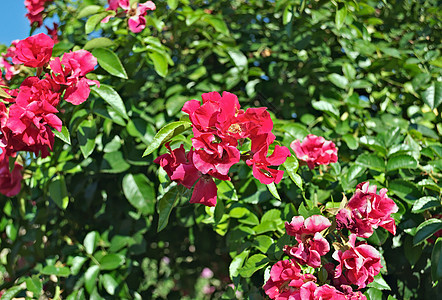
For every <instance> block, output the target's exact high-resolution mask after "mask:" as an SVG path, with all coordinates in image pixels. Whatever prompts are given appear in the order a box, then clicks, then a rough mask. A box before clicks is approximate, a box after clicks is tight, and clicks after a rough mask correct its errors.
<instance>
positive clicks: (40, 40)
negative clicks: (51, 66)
mask: <svg viewBox="0 0 442 300" xmlns="http://www.w3.org/2000/svg"><path fill="white" fill-rule="evenodd" d="M53 48H54V41H53V40H52V39H51V38H50V37H49V36H47V35H46V34H44V33H39V34H37V35H33V36H30V37H28V38H26V39H24V40H21V41H19V42H18V43H17V45H16V50H15V56H14V57H13V58H12V62H13V63H14V64H24V65H25V66H27V67H32V68H39V67H43V66H44V65H46V63H48V62H49V60H50V59H51V56H52V49H53Z"/></svg>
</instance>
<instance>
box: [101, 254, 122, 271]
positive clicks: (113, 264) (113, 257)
mask: <svg viewBox="0 0 442 300" xmlns="http://www.w3.org/2000/svg"><path fill="white" fill-rule="evenodd" d="M124 261H125V259H124V255H122V254H117V253H110V254H107V255H105V256H103V257H102V258H101V259H100V269H101V270H114V269H117V268H118V267H119V266H121V265H122V264H124Z"/></svg>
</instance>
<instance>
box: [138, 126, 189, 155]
mask: <svg viewBox="0 0 442 300" xmlns="http://www.w3.org/2000/svg"><path fill="white" fill-rule="evenodd" d="M191 124H192V123H190V122H189V121H177V122H173V123H170V124H167V125H166V126H164V127H163V128H161V129H160V131H158V132H157V134H156V135H155V137H154V138H153V140H152V142H150V144H149V146H148V147H147V149H146V151H144V154H143V156H146V155H149V154H151V153H152V152H153V151H155V150H156V149H157V148H158V147H160V146H161V144H163V143H165V142H167V141H168V140H170V139H171V138H172V137H174V136H176V135H178V134H180V133H182V132H183V131H185V130H186V129H188V128H189V127H190V126H191Z"/></svg>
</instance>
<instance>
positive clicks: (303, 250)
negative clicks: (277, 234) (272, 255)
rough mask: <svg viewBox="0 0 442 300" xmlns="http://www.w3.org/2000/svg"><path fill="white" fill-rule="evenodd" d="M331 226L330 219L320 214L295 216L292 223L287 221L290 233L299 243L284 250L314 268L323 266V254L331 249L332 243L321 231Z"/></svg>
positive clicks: (286, 224) (303, 263)
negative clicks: (305, 217)
mask: <svg viewBox="0 0 442 300" xmlns="http://www.w3.org/2000/svg"><path fill="white" fill-rule="evenodd" d="M330 226H331V223H330V221H329V220H328V219H327V218H326V217H324V216H320V215H314V216H311V217H308V218H307V219H306V220H305V221H304V217H302V216H295V217H293V219H292V221H291V222H290V223H288V222H285V228H286V231H287V234H288V235H292V236H294V237H295V238H296V241H297V242H298V245H296V246H285V247H284V251H285V252H286V253H287V254H288V255H290V256H292V257H293V258H294V259H295V260H296V261H297V262H298V263H300V264H302V265H305V264H307V265H309V266H311V267H313V268H319V267H320V266H321V256H324V255H325V254H327V253H328V252H329V251H330V245H329V243H328V242H327V240H326V239H325V238H324V237H323V236H322V235H321V233H320V232H321V231H323V230H325V229H327V228H328V227H330Z"/></svg>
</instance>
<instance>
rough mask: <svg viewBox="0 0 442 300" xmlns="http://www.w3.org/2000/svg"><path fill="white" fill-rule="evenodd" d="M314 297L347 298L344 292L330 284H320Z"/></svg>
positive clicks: (319, 298)
mask: <svg viewBox="0 0 442 300" xmlns="http://www.w3.org/2000/svg"><path fill="white" fill-rule="evenodd" d="M314 299H318V300H346V299H347V298H346V297H345V295H344V293H342V292H340V291H338V290H337V289H336V288H335V287H333V286H330V285H328V284H324V285H321V286H318V287H317V288H316V290H315V292H314Z"/></svg>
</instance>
